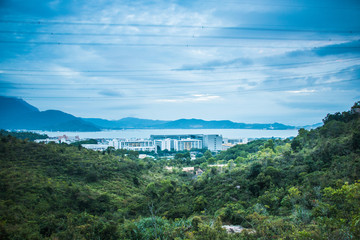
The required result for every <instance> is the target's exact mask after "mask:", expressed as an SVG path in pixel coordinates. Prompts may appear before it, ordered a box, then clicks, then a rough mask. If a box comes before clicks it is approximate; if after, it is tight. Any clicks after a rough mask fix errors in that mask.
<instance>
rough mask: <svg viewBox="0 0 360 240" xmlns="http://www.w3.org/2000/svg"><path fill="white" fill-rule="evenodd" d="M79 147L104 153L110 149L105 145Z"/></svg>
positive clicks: (83, 145)
mask: <svg viewBox="0 0 360 240" xmlns="http://www.w3.org/2000/svg"><path fill="white" fill-rule="evenodd" d="M81 146H82V147H84V148H87V149H91V150H94V151H105V150H106V149H107V148H108V147H111V146H109V145H107V144H81Z"/></svg>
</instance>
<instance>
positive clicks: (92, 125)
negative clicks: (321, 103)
mask: <svg viewBox="0 0 360 240" xmlns="http://www.w3.org/2000/svg"><path fill="white" fill-rule="evenodd" d="M0 112H1V115H2V116H3V117H2V118H1V119H0V128H4V129H28V130H47V131H101V130H104V129H107V130H117V129H268V130H286V129H297V128H300V127H295V126H289V125H284V124H281V123H276V122H275V123H237V122H232V121H230V120H210V121H206V120H202V119H195V118H193V119H178V120H174V121H164V120H152V119H140V118H132V117H127V118H122V119H119V120H106V119H101V118H80V117H76V116H73V115H71V114H68V113H64V112H62V111H59V110H46V111H39V109H37V108H36V107H34V106H32V105H30V104H28V103H27V102H25V101H24V100H22V99H18V98H13V97H0ZM313 126H317V125H313ZM307 128H311V126H307Z"/></svg>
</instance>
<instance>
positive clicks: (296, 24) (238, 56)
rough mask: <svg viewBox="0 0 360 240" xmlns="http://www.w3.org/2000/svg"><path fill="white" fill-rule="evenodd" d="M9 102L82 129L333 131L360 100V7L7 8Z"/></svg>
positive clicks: (35, 4)
mask: <svg viewBox="0 0 360 240" xmlns="http://www.w3.org/2000/svg"><path fill="white" fill-rule="evenodd" d="M0 36H1V37H0V53H1V54H0V91H1V93H0V95H3V96H15V97H20V98H23V99H24V100H26V101H28V102H29V103H30V104H32V105H34V106H36V107H38V108H39V109H40V110H47V109H58V110H62V111H65V112H67V113H71V114H74V115H76V116H80V117H99V118H106V119H120V118H123V117H139V118H150V119H164V120H173V119H179V118H202V119H206V120H220V119H228V120H232V121H236V122H248V123H253V122H259V123H265V122H266V123H270V122H281V123H285V124H292V125H306V124H314V123H318V122H321V119H322V118H323V117H324V116H325V115H326V114H327V113H328V112H337V111H345V110H348V109H349V108H350V107H351V106H352V105H353V103H354V102H355V101H359V100H360V40H359V39H360V2H359V1H358V0H317V1H314V0H298V1H296V0H271V1H270V0H223V1H221V0H217V1H215V0H153V1H137V0H118V1H102V0H87V1H75V0H74V1H70V0H63V1H61V0H54V1H46V0H31V1H28V0H0Z"/></svg>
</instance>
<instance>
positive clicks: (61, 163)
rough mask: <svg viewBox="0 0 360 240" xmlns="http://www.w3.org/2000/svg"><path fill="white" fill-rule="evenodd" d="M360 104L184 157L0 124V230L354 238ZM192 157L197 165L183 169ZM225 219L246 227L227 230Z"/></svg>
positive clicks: (10, 234) (107, 235)
mask: <svg viewBox="0 0 360 240" xmlns="http://www.w3.org/2000/svg"><path fill="white" fill-rule="evenodd" d="M358 107H359V104H358V103H357V104H355V106H354V107H353V108H352V109H351V110H350V111H348V112H344V113H341V114H340V113H336V114H333V115H328V116H327V117H326V118H325V119H324V126H323V127H320V128H318V129H314V130H310V131H307V130H304V129H301V130H299V134H298V136H297V137H296V138H294V139H293V140H289V139H287V140H275V139H272V140H258V141H253V142H251V143H249V144H247V145H238V146H235V147H233V148H231V149H229V150H227V151H225V152H222V153H220V154H218V155H216V156H213V155H212V154H211V153H210V152H205V153H204V155H203V156H199V157H198V158H197V159H196V160H195V161H191V162H189V160H188V158H186V157H183V158H182V157H181V156H180V155H179V156H180V157H178V158H177V159H176V161H166V160H152V159H144V160H140V159H138V153H136V152H131V151H125V150H114V149H108V151H104V152H95V151H92V150H87V149H83V148H82V147H81V146H80V145H77V146H71V145H66V144H52V143H50V144H47V145H45V144H37V143H33V142H30V141H28V140H21V139H17V138H15V137H13V136H10V135H7V134H6V133H5V132H2V136H1V139H0V238H1V239H360V231H359V229H360V207H359V206H360V182H359V181H358V180H359V179H360V177H359V176H360V129H359V126H360V118H359V114H358V111H357V110H358ZM182 155H183V156H186V153H182ZM216 164H217V165H218V166H215V167H211V166H210V165H216ZM165 165H171V166H173V167H175V168H174V169H173V170H172V171H169V170H166V169H164V166H165ZM189 165H190V166H191V165H192V166H195V168H198V167H200V168H201V169H202V170H203V171H204V172H203V173H202V174H201V173H199V174H198V175H194V173H192V172H189V173H187V172H183V171H181V167H182V166H189ZM223 224H227V225H241V226H242V227H244V228H245V229H246V230H244V231H243V232H241V233H236V234H235V233H231V234H228V233H226V231H225V230H224V229H223V228H222V225H223Z"/></svg>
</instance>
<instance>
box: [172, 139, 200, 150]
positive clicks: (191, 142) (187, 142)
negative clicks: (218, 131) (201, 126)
mask: <svg viewBox="0 0 360 240" xmlns="http://www.w3.org/2000/svg"><path fill="white" fill-rule="evenodd" d="M202 148H203V146H202V141H201V140H198V139H190V138H187V139H181V140H174V150H175V151H184V150H188V151H190V150H191V149H202Z"/></svg>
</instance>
